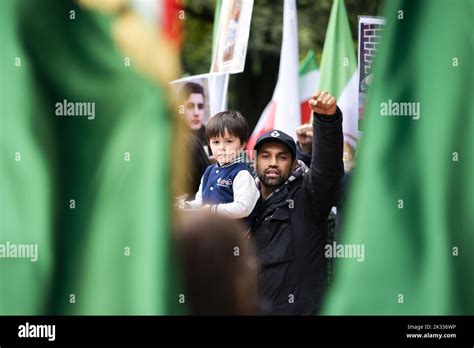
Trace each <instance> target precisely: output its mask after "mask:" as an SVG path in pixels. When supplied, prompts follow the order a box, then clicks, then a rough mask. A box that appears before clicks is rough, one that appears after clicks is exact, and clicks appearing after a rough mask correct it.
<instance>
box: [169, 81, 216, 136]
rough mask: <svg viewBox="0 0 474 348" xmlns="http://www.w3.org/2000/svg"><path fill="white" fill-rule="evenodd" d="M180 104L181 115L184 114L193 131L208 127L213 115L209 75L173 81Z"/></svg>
mask: <svg viewBox="0 0 474 348" xmlns="http://www.w3.org/2000/svg"><path fill="white" fill-rule="evenodd" d="M170 84H171V85H172V86H173V89H174V91H175V92H176V95H177V96H178V102H179V108H180V110H179V113H180V114H184V116H185V119H186V122H187V124H188V126H189V127H190V129H191V130H199V129H200V128H201V126H202V125H204V126H205V125H206V124H207V121H209V118H210V117H211V115H212V112H211V104H212V102H211V98H212V97H211V93H209V74H202V75H194V76H189V77H184V78H182V79H179V80H174V81H171V82H170Z"/></svg>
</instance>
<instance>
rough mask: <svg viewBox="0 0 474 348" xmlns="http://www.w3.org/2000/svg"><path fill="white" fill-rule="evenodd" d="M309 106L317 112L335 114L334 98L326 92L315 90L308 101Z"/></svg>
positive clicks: (328, 114)
mask: <svg viewBox="0 0 474 348" xmlns="http://www.w3.org/2000/svg"><path fill="white" fill-rule="evenodd" d="M308 104H309V108H310V109H311V110H313V111H314V112H315V113H317V114H321V115H327V116H332V115H334V114H336V109H337V104H336V98H334V97H333V96H332V95H330V94H329V93H328V92H326V91H324V92H321V91H316V93H315V94H314V95H313V97H312V98H311V99H310V100H309V102H308Z"/></svg>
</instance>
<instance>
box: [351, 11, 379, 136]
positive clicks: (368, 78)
mask: <svg viewBox="0 0 474 348" xmlns="http://www.w3.org/2000/svg"><path fill="white" fill-rule="evenodd" d="M384 25H385V19H384V18H381V17H367V16H359V47H358V50H357V51H358V56H359V107H358V109H359V125H358V128H359V131H362V130H363V127H362V124H363V118H364V111H365V105H366V103H367V94H368V91H369V89H370V85H371V83H372V66H373V62H374V59H375V56H376V54H377V51H378V49H379V45H380V40H381V35H382V31H383V27H384Z"/></svg>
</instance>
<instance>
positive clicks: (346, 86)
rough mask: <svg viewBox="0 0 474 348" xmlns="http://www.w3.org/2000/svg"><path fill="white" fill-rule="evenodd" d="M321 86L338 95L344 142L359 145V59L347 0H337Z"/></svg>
mask: <svg viewBox="0 0 474 348" xmlns="http://www.w3.org/2000/svg"><path fill="white" fill-rule="evenodd" d="M319 89H320V90H321V91H328V92H329V93H331V94H332V95H334V96H336V97H337V104H338V106H339V108H340V109H341V111H342V113H343V121H342V128H343V132H344V142H345V143H347V144H349V145H350V146H351V147H352V148H355V147H356V145H357V137H358V136H357V117H358V116H357V107H358V101H357V97H358V89H357V60H356V56H355V52H354V42H353V40H352V35H351V30H350V27H349V19H348V17H347V12H346V8H345V6H344V1H343V0H334V2H333V5H332V9H331V16H330V17H329V24H328V29H327V32H326V38H325V41H324V48H323V55H322V58H321V75H320V79H319Z"/></svg>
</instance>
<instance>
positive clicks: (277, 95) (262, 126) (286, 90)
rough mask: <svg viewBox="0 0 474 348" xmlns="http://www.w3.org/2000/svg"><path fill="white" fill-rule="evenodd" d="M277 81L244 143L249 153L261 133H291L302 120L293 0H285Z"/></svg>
mask: <svg viewBox="0 0 474 348" xmlns="http://www.w3.org/2000/svg"><path fill="white" fill-rule="evenodd" d="M280 57H281V59H280V68H279V73H278V81H277V85H276V88H275V91H274V92H273V97H272V100H271V101H270V103H268V105H267V106H266V108H265V110H264V111H263V113H262V115H261V116H260V120H259V121H258V123H257V126H256V127H255V129H254V131H253V133H252V135H251V136H250V139H249V142H248V144H247V150H249V152H250V153H251V151H252V150H253V148H254V145H255V143H256V141H257V139H258V137H259V136H260V135H262V134H263V133H265V132H267V131H269V130H272V129H279V130H281V131H283V132H285V133H287V134H289V135H291V136H293V137H295V135H296V127H298V126H299V125H300V124H301V111H300V98H299V87H298V85H299V83H298V81H299V80H298V22H297V18H296V2H295V0H285V4H284V12H283V40H282V43H281V55H280Z"/></svg>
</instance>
